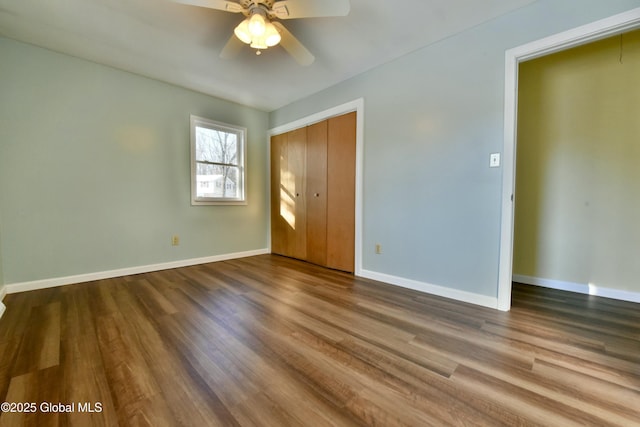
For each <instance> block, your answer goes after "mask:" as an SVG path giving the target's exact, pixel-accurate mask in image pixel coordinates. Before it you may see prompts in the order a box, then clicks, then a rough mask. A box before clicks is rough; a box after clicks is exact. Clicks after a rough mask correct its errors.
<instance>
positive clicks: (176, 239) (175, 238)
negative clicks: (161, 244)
mask: <svg viewBox="0 0 640 427" xmlns="http://www.w3.org/2000/svg"><path fill="white" fill-rule="evenodd" d="M179 244H180V236H178V235H177V234H176V235H175V236H171V246H178V245H179Z"/></svg>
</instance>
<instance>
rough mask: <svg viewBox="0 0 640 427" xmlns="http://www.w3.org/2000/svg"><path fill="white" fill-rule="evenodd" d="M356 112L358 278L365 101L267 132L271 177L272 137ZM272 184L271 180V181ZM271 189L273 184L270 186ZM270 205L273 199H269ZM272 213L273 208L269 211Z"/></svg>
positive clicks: (356, 267)
mask: <svg viewBox="0 0 640 427" xmlns="http://www.w3.org/2000/svg"><path fill="white" fill-rule="evenodd" d="M353 111H355V112H356V165H355V168H356V171H355V172H356V189H355V191H356V193H355V199H356V203H355V212H354V215H355V230H354V231H355V244H354V246H355V247H354V248H353V250H354V266H353V267H354V274H355V275H356V276H361V275H362V200H363V194H362V191H363V187H364V186H363V149H364V138H363V135H364V99H363V98H359V99H356V100H354V101H350V102H347V103H344V104H342V105H338V106H336V107H333V108H329V109H327V110H324V111H320V112H318V113H315V114H311V115H309V116H306V117H303V118H301V119H298V120H295V121H293V122H290V123H286V124H284V125H281V126H277V127H275V128H273V129H269V130H268V131H267V144H268V147H269V149H268V150H267V153H269V159H268V162H267V164H268V165H269V176H270V177H271V166H270V165H271V137H272V136H273V135H279V134H281V133H285V132H289V131H291V130H295V129H298V128H301V127H305V126H309V125H312V124H314V123H317V122H321V121H323V120H326V119H329V118H331V117H335V116H341V115H343V114H346V113H351V112H353ZM269 183H271V179H270V180H269ZM269 187H271V184H269ZM268 194H271V188H269V189H268ZM268 199H269V203H271V198H270V197H269V198H268ZM268 211H269V212H271V206H269V209H268ZM268 233H269V234H268V242H267V243H268V247H269V249H271V215H269V227H268Z"/></svg>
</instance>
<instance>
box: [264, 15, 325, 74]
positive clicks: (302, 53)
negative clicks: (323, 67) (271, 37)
mask: <svg viewBox="0 0 640 427" xmlns="http://www.w3.org/2000/svg"><path fill="white" fill-rule="evenodd" d="M273 25H274V26H275V27H276V28H277V29H278V32H279V33H280V36H281V37H282V40H280V45H281V46H282V47H283V48H284V50H286V51H287V52H289V55H291V56H292V57H293V59H295V60H296V62H297V63H298V64H300V65H302V66H305V67H306V66H309V65H311V64H313V61H315V60H316V58H315V56H313V55H312V54H311V52H309V51H308V50H307V48H306V47H304V46H303V45H302V43H300V41H299V40H298V39H297V38H295V36H294V35H293V34H291V33H290V32H289V30H287V29H286V28H285V27H284V25H282V24H281V23H279V22H277V21H274V22H273Z"/></svg>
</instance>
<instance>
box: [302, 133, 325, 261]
mask: <svg viewBox="0 0 640 427" xmlns="http://www.w3.org/2000/svg"><path fill="white" fill-rule="evenodd" d="M306 196H307V261H309V262H313V263H315V264H320V265H326V263H327V121H323V122H320V123H316V124H313V125H311V126H309V127H307V194H306Z"/></svg>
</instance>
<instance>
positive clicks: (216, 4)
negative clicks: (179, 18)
mask: <svg viewBox="0 0 640 427" xmlns="http://www.w3.org/2000/svg"><path fill="white" fill-rule="evenodd" d="M173 1H175V2H176V3H181V4H188V5H191V6H200V7H208V8H209V9H217V10H224V11H226V12H234V13H238V12H242V11H243V10H244V8H243V7H242V5H241V4H239V3H236V2H234V1H226V0H173Z"/></svg>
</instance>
